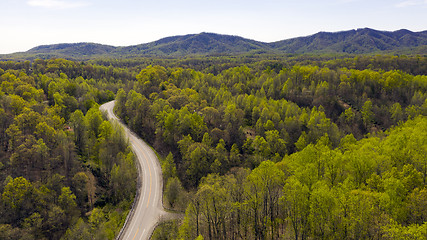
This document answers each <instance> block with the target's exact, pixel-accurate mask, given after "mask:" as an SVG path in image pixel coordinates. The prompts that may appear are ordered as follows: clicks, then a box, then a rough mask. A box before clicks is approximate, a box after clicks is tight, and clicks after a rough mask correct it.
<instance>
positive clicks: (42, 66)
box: [0, 60, 136, 239]
mask: <svg viewBox="0 0 427 240" xmlns="http://www.w3.org/2000/svg"><path fill="white" fill-rule="evenodd" d="M59 66H62V67H64V66H65V68H66V69H67V70H66V69H62V70H59V69H58V67H59ZM76 69H78V70H79V71H80V72H78V73H77V72H73V71H75V70H76ZM92 70H94V71H89V70H88V69H85V68H84V66H80V64H76V63H73V62H67V61H65V60H52V61H35V62H34V63H32V64H30V63H29V62H25V63H18V62H17V63H14V62H2V63H0V81H1V85H0V107H1V108H0V125H1V127H0V135H1V138H0V178H1V181H0V196H1V197H0V215H1V217H0V239H114V238H115V236H116V235H117V233H118V232H119V231H120V229H121V227H122V225H123V222H124V219H125V218H126V215H127V212H128V211H129V208H130V205H131V204H132V201H133V197H134V195H135V190H136V189H135V188H136V169H135V166H134V162H133V153H132V151H131V150H130V148H129V147H128V145H127V140H126V139H125V138H124V133H123V132H122V129H120V128H119V127H118V126H116V125H113V124H110V122H108V121H106V120H104V117H103V115H102V113H101V112H100V111H99V109H98V103H102V102H105V101H108V100H111V99H113V98H114V93H113V92H112V90H113V91H114V89H115V86H116V85H117V83H113V82H112V81H109V80H106V79H105V78H104V77H106V76H113V74H114V73H113V72H111V73H110V72H107V71H104V72H103V73H100V72H98V73H95V71H96V70H99V71H103V70H105V69H101V68H98V69H96V68H95V69H92ZM67 74H68V75H67ZM83 76H84V77H85V78H86V79H85V78H83ZM101 77H102V78H101Z"/></svg>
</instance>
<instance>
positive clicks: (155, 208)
mask: <svg viewBox="0 0 427 240" xmlns="http://www.w3.org/2000/svg"><path fill="white" fill-rule="evenodd" d="M114 102H115V101H111V102H108V103H105V104H103V105H102V106H101V107H100V109H101V111H106V112H107V114H108V119H109V120H110V121H117V122H118V123H120V125H121V126H122V127H123V128H124V130H125V132H126V135H127V136H128V137H129V144H130V145H131V146H132V149H133V151H134V153H135V155H136V160H137V163H138V164H139V166H138V174H139V180H138V181H139V183H138V185H137V186H138V187H139V188H138V189H137V192H138V193H137V196H136V198H135V202H134V206H133V209H132V211H131V212H130V213H129V216H128V218H127V221H126V223H125V225H124V226H123V229H122V231H121V233H120V235H119V237H118V239H126V240H140V239H149V238H150V236H151V234H152V232H153V230H154V228H155V226H156V224H157V222H158V221H159V220H160V219H161V218H162V216H165V215H166V212H165V211H164V209H163V205H162V170H161V167H160V163H159V160H158V159H157V156H156V154H155V153H154V152H153V150H152V149H151V148H150V147H149V146H148V145H147V144H146V143H145V142H144V141H142V140H141V139H140V138H139V137H137V136H136V134H135V133H133V132H132V131H131V130H130V129H129V128H128V127H127V126H126V125H124V124H123V123H122V122H121V121H120V120H119V119H118V118H117V116H116V115H115V114H114V113H113V108H114Z"/></svg>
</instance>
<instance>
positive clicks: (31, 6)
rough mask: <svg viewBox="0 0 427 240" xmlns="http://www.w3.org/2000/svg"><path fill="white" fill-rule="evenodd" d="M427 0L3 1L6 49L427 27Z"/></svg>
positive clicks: (269, 38) (0, 24)
mask: <svg viewBox="0 0 427 240" xmlns="http://www.w3.org/2000/svg"><path fill="white" fill-rule="evenodd" d="M426 13H427V0H324V1H322V0H262V1H261V0H260V1H255V0H210V1H207V0H181V1H178V0H174V1H172V0H152V1H146V0H139V1H136V0H114V1H113V0H0V31H1V35H0V54H1V53H11V52H18V51H26V50H28V49H30V48H32V47H35V46H38V45H43V44H53V43H74V42H96V43H102V44H109V45H113V46H128V45H135V44H141V43H147V42H151V41H155V40H158V39H160V38H162V37H167V36H173V35H184V34H190V33H200V32H214V33H220V34H230V35H238V36H242V37H245V38H250V39H254V40H258V41H264V42H274V41H278V40H283V39H288V38H292V37H299V36H306V35H311V34H314V33H317V32H319V31H329V32H333V31H341V30H350V29H356V28H364V27H369V28H374V29H378V30H388V31H394V30H398V29H402V28H406V29H409V30H411V31H422V30H427V14H426Z"/></svg>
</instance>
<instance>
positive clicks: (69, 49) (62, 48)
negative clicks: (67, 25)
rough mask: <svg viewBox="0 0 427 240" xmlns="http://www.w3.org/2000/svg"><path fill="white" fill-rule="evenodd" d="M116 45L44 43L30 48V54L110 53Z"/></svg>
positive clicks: (88, 54)
mask: <svg viewBox="0 0 427 240" xmlns="http://www.w3.org/2000/svg"><path fill="white" fill-rule="evenodd" d="M115 49H116V47H113V46H108V45H102V44H97V43H62V44H53V45H42V46H38V47H35V48H32V49H30V50H28V51H27V52H26V53H29V54H53V55H59V56H70V57H85V56H97V55H98V56H99V55H108V54H111V52H112V51H114V50H115Z"/></svg>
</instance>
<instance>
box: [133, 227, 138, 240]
mask: <svg viewBox="0 0 427 240" xmlns="http://www.w3.org/2000/svg"><path fill="white" fill-rule="evenodd" d="M138 232H139V228H138V229H136V233H135V236H133V238H132V240H135V237H136V234H138Z"/></svg>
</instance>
